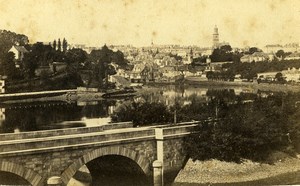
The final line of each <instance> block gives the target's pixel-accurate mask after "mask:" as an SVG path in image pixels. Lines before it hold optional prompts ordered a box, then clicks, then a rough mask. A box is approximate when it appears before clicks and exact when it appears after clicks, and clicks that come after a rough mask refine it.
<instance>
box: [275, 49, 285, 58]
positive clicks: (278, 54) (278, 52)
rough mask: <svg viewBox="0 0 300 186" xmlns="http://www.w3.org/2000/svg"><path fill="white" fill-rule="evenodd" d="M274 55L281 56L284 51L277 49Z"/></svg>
mask: <svg viewBox="0 0 300 186" xmlns="http://www.w3.org/2000/svg"><path fill="white" fill-rule="evenodd" d="M275 55H276V56H277V57H280V58H283V57H284V51H283V50H278V51H277V52H276V54H275Z"/></svg>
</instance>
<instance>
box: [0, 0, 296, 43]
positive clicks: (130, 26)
mask: <svg viewBox="0 0 300 186" xmlns="http://www.w3.org/2000/svg"><path fill="white" fill-rule="evenodd" d="M0 7H1V8H0V16H1V19H0V29H5V30H10V31H13V32H16V33H20V34H25V35H27V36H28V37H29V40H30V42H31V43H33V42H36V41H43V42H52V41H53V40H54V39H58V38H61V39H62V38H66V39H67V41H68V42H69V43H73V44H86V45H87V46H102V45H104V44H107V45H133V46H150V44H151V42H152V41H153V43H154V44H158V45H166V44H174V45H183V46H184V45H185V46H189V45H196V46H200V47H208V46H212V33H213V29H214V26H215V25H217V26H218V28H219V35H220V42H223V41H226V42H229V43H230V44H231V46H233V47H245V46H259V47H262V46H265V45H267V44H287V43H294V42H296V43H299V41H300V40H299V38H300V31H299V30H300V19H298V17H299V15H300V2H299V1H297V0H253V1H250V0H241V1H234V0H227V1H221V0H190V1H184V0H163V1H159V0H49V1H41V0H10V1H6V0H0Z"/></svg>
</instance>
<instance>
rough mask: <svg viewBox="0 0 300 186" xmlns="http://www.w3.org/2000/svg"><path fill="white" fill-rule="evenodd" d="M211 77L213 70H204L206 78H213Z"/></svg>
mask: <svg viewBox="0 0 300 186" xmlns="http://www.w3.org/2000/svg"><path fill="white" fill-rule="evenodd" d="M213 77H214V72H213V71H208V72H206V78H207V79H209V80H210V79H213Z"/></svg>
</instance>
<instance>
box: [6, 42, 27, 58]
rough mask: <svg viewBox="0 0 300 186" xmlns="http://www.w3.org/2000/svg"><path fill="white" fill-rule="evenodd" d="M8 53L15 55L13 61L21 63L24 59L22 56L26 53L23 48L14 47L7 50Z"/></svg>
mask: <svg viewBox="0 0 300 186" xmlns="http://www.w3.org/2000/svg"><path fill="white" fill-rule="evenodd" d="M8 52H13V53H14V54H15V59H16V60H17V61H22V60H23V58H24V54H25V53H28V51H27V50H26V48H25V47H24V46H19V45H14V46H12V47H11V49H9V51H8Z"/></svg>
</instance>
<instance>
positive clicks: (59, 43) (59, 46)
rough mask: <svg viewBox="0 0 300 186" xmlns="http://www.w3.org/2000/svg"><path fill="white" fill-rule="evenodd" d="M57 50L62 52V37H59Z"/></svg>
mask: <svg viewBox="0 0 300 186" xmlns="http://www.w3.org/2000/svg"><path fill="white" fill-rule="evenodd" d="M57 50H58V51H59V52H61V42H60V38H59V39H58V44H57Z"/></svg>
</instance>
